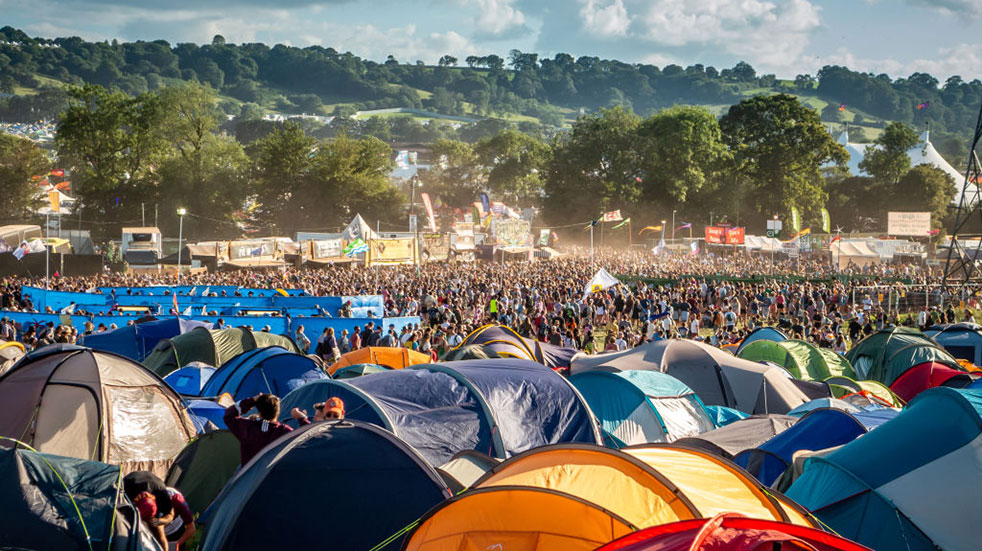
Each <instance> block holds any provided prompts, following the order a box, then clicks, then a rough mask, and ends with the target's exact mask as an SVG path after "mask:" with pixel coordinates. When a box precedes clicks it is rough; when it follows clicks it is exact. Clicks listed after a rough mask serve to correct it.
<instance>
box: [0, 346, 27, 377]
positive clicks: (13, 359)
mask: <svg viewBox="0 0 982 551" xmlns="http://www.w3.org/2000/svg"><path fill="white" fill-rule="evenodd" d="M23 356H24V345H23V344H21V343H19V342H17V341H10V342H7V341H4V340H0V375H3V374H4V373H6V372H7V370H8V369H10V368H11V367H13V366H14V364H15V363H17V360H19V359H21V358H22V357H23Z"/></svg>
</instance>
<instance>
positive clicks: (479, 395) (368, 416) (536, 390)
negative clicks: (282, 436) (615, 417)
mask: <svg viewBox="0 0 982 551" xmlns="http://www.w3.org/2000/svg"><path fill="white" fill-rule="evenodd" d="M332 396H337V397H339V398H341V399H342V400H343V401H344V403H345V410H346V413H345V416H346V418H348V419H357V420H359V421H365V422H368V423H372V424H375V425H378V426H380V427H382V428H385V429H387V430H389V431H391V432H393V433H394V434H395V435H396V436H398V437H399V438H402V439H403V440H405V441H406V442H407V443H409V444H410V445H412V446H413V447H414V448H415V449H416V450H418V451H419V453H420V454H421V455H422V456H423V457H424V458H426V460H427V461H429V462H430V463H431V464H432V465H435V466H439V465H442V464H443V463H446V462H447V461H449V460H450V459H451V458H453V456H454V455H455V454H456V453H457V452H460V451H464V450H475V451H479V452H481V453H485V454H488V455H491V456H495V457H499V458H507V457H511V456H512V455H514V454H516V453H519V452H522V451H525V450H528V449H531V448H534V447H537V446H544V445H546V444H556V443H560V442H586V443H591V444H600V443H601V439H600V434H599V431H598V430H597V428H596V426H595V425H594V423H593V414H592V413H591V412H590V408H589V407H588V406H587V404H586V401H585V400H583V398H582V397H581V396H580V394H579V393H578V392H577V391H576V389H575V388H573V386H572V385H571V384H570V383H569V382H568V381H567V380H566V379H565V378H564V377H562V376H561V375H559V374H557V373H556V372H554V371H552V370H551V369H549V368H546V367H544V366H542V365H541V364H537V363H535V362H531V361H528V360H518V359H508V358H491V359H487V360H461V361H454V362H443V363H439V364H425V365H416V366H412V367H410V368H406V369H399V370H394V371H386V372H384V373H376V374H373V375H371V376H369V377H358V378H356V379H348V380H345V381H337V380H327V381H317V382H315V383H312V384H309V385H307V386H304V387H300V388H299V389H297V390H296V391H294V392H291V393H290V394H289V395H287V396H286V397H284V398H283V400H282V402H281V406H280V412H281V416H283V418H288V417H289V414H288V412H289V411H290V409H291V408H294V407H298V408H300V409H302V410H305V411H307V412H308V413H310V412H311V411H312V406H313V404H315V403H317V402H322V401H324V400H326V399H327V398H329V397H332Z"/></svg>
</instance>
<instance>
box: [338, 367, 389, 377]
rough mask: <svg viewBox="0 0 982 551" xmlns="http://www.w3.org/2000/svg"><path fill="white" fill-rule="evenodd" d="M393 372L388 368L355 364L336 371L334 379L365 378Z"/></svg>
mask: <svg viewBox="0 0 982 551" xmlns="http://www.w3.org/2000/svg"><path fill="white" fill-rule="evenodd" d="M386 371H391V370H390V369H389V368H388V367H385V366H383V365H376V364H355V365H349V366H345V367H342V368H341V369H337V370H335V371H334V377H333V378H334V379H354V378H356V377H364V376H365V375H371V374H372V373H384V372H386Z"/></svg>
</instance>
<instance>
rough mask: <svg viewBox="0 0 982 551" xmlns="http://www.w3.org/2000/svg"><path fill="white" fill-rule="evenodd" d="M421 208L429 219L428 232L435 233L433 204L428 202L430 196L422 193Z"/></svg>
mask: <svg viewBox="0 0 982 551" xmlns="http://www.w3.org/2000/svg"><path fill="white" fill-rule="evenodd" d="M420 197H422V198H423V206H424V207H426V215H427V216H429V217H430V231H432V232H433V233H436V217H435V216H433V203H431V202H430V194H429V193H422V194H420Z"/></svg>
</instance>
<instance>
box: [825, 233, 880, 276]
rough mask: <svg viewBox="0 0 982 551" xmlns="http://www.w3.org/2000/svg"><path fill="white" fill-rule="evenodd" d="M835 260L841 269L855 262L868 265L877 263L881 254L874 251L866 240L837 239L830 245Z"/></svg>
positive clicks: (859, 264)
mask: <svg viewBox="0 0 982 551" xmlns="http://www.w3.org/2000/svg"><path fill="white" fill-rule="evenodd" d="M830 249H831V251H832V259H833V262H835V263H837V264H838V266H839V269H840V270H841V269H843V268H845V267H846V266H848V265H849V263H850V262H851V263H853V264H855V265H857V266H860V267H862V266H868V265H870V264H877V263H878V262H879V261H880V255H878V254H876V253H875V252H873V250H872V249H870V248H869V246H867V245H866V243H865V242H864V241H841V240H840V241H836V242H834V243H832V245H831V246H830Z"/></svg>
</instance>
